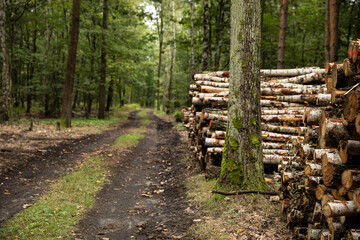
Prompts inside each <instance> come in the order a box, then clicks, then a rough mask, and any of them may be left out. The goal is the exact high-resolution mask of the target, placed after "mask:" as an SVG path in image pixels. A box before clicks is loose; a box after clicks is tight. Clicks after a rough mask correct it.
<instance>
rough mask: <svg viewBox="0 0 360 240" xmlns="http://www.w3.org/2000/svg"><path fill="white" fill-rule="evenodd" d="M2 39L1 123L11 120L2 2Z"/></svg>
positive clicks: (3, 5)
mask: <svg viewBox="0 0 360 240" xmlns="http://www.w3.org/2000/svg"><path fill="white" fill-rule="evenodd" d="M0 38H1V51H2V57H3V61H2V62H3V66H2V86H1V88H2V89H1V90H2V95H1V98H0V121H8V120H9V97H10V81H11V79H10V56H9V52H8V47H7V42H6V41H7V40H6V38H7V36H6V3H5V0H0Z"/></svg>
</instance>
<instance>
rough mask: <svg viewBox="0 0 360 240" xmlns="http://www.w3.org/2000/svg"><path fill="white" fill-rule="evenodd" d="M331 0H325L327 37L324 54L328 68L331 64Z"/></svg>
mask: <svg viewBox="0 0 360 240" xmlns="http://www.w3.org/2000/svg"><path fill="white" fill-rule="evenodd" d="M329 11H330V0H325V35H324V54H325V63H324V65H325V66H326V65H327V64H328V63H329V62H330V27H329V15H330V13H329Z"/></svg>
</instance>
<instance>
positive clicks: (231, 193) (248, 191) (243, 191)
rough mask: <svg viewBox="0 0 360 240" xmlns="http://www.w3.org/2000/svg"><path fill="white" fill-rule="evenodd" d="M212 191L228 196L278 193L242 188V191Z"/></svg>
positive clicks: (275, 193)
mask: <svg viewBox="0 0 360 240" xmlns="http://www.w3.org/2000/svg"><path fill="white" fill-rule="evenodd" d="M211 192H212V193H217V194H221V195H226V196H230V195H241V194H249V193H258V194H263V195H278V193H277V192H265V191H257V190H240V191H230V192H225V191H220V190H212V191H211Z"/></svg>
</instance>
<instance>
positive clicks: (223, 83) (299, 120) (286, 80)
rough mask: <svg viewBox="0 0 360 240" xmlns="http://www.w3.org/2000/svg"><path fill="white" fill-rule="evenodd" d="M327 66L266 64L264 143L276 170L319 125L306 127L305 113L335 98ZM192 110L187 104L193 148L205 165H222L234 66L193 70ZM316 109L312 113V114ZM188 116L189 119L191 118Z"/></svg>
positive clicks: (265, 155)
mask: <svg viewBox="0 0 360 240" xmlns="http://www.w3.org/2000/svg"><path fill="white" fill-rule="evenodd" d="M324 73H325V70H324V69H319V68H299V69H287V70H261V100H260V104H261V113H262V117H261V118H262V146H263V162H264V166H265V169H267V170H269V171H270V172H272V171H273V170H275V171H276V170H277V168H278V165H279V164H281V163H283V162H285V163H287V162H288V161H289V160H290V157H291V156H292V152H291V146H292V145H291V142H292V141H293V139H297V137H298V135H299V134H300V135H301V136H302V138H305V137H306V136H307V135H306V134H309V135H310V137H312V135H311V134H313V131H307V128H306V127H304V126H305V125H304V115H305V113H309V119H310V120H309V121H313V118H314V117H313V114H314V113H315V112H320V113H321V109H322V108H324V107H325V106H327V105H328V104H329V103H330V100H331V94H326V92H327V89H326V85H325V82H324V81H325V80H324ZM193 80H194V82H195V84H192V85H191V86H190V93H189V94H190V96H192V106H191V111H190V113H189V115H188V112H189V111H188V109H184V110H183V112H184V120H185V119H186V120H185V123H186V126H187V128H188V129H189V137H190V139H191V145H192V149H193V151H194V153H195V155H196V158H197V159H198V160H199V162H200V164H201V166H202V167H203V168H204V169H205V168H206V169H207V168H212V167H213V166H220V164H221V157H222V152H223V146H224V143H225V131H226V124H227V104H228V93H229V91H228V89H229V72H227V71H222V72H203V73H199V74H195V75H194V76H193ZM310 113H311V114H310ZM187 119H188V120H187Z"/></svg>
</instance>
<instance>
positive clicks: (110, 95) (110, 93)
mask: <svg viewBox="0 0 360 240" xmlns="http://www.w3.org/2000/svg"><path fill="white" fill-rule="evenodd" d="M113 101H114V78H113V77H111V80H110V83H109V88H108V95H107V101H106V108H105V111H106V112H109V111H110V108H111V106H112V105H113Z"/></svg>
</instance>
